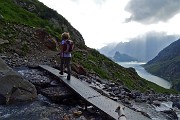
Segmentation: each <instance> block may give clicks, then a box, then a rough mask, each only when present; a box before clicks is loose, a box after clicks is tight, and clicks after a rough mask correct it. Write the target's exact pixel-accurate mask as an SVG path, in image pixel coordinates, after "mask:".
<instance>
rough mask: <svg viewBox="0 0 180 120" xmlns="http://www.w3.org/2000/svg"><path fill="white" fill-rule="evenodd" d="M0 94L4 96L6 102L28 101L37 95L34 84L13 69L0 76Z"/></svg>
mask: <svg viewBox="0 0 180 120" xmlns="http://www.w3.org/2000/svg"><path fill="white" fill-rule="evenodd" d="M0 94H1V96H4V97H5V98H6V101H5V102H6V104H11V103H17V102H22V101H29V100H33V99H35V98H36V97H37V92H36V88H35V86H34V85H33V84H32V83H30V82H28V81H26V80H24V79H23V78H22V77H21V76H20V75H18V74H17V73H16V72H14V71H9V72H8V73H6V74H5V76H3V77H2V78H0Z"/></svg>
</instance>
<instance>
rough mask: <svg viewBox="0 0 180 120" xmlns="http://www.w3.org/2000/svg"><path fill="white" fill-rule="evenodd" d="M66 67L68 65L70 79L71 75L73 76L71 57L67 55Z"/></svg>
mask: <svg viewBox="0 0 180 120" xmlns="http://www.w3.org/2000/svg"><path fill="white" fill-rule="evenodd" d="M66 67H67V74H68V76H67V79H68V80H70V77H71V58H70V57H67V58H66Z"/></svg>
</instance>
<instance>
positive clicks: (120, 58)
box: [113, 51, 137, 62]
mask: <svg viewBox="0 0 180 120" xmlns="http://www.w3.org/2000/svg"><path fill="white" fill-rule="evenodd" d="M113 59H114V60H115V61H117V62H130V61H137V59H135V58H133V57H131V56H129V55H126V54H121V53H120V52H118V51H117V52H116V53H115V55H114V57H113Z"/></svg>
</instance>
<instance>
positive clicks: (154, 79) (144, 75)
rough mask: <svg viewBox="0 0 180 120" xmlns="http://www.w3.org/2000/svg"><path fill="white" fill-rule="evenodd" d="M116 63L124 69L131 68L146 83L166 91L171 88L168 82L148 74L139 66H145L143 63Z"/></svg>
mask: <svg viewBox="0 0 180 120" xmlns="http://www.w3.org/2000/svg"><path fill="white" fill-rule="evenodd" d="M117 63H118V64H119V65H121V66H123V67H125V68H129V67H133V68H134V69H135V70H136V72H137V73H138V75H139V76H140V77H142V78H144V79H146V80H148V81H151V82H153V83H156V84H157V85H159V86H162V87H164V88H167V89H170V88H171V84H170V83H169V82H168V81H166V80H164V79H162V78H160V77H157V76H155V75H152V74H150V73H148V72H147V71H146V70H145V69H144V68H143V67H142V66H141V65H143V64H145V63H143V62H117Z"/></svg>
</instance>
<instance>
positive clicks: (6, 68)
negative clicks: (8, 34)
mask: <svg viewBox="0 0 180 120" xmlns="http://www.w3.org/2000/svg"><path fill="white" fill-rule="evenodd" d="M9 70H12V69H11V68H10V67H9V66H7V65H6V63H5V62H4V61H3V60H2V59H1V58H0V72H1V73H4V74H5V73H7V72H8V71H9Z"/></svg>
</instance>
